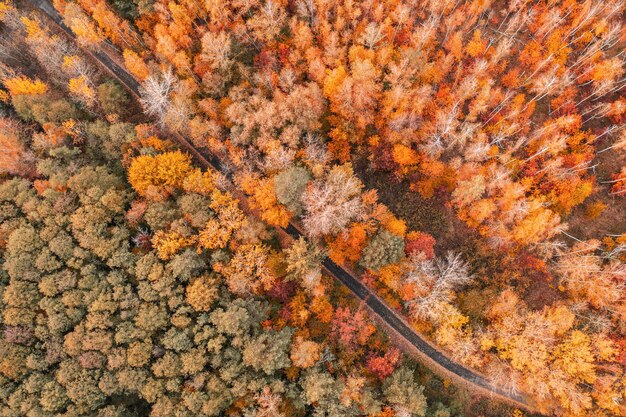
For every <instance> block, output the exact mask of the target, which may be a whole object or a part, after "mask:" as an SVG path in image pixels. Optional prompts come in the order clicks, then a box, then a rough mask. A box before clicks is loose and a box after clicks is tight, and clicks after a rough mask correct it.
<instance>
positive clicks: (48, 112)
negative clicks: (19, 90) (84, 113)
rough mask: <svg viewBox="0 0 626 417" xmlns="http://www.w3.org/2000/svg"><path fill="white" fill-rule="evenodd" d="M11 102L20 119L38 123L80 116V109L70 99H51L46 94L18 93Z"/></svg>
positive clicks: (61, 120)
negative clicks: (30, 94) (29, 94)
mask: <svg viewBox="0 0 626 417" xmlns="http://www.w3.org/2000/svg"><path fill="white" fill-rule="evenodd" d="M11 104H12V105H13V108H14V109H15V111H16V112H17V114H18V115H19V116H20V117H21V118H22V119H24V120H27V121H36V122H37V123H39V124H44V123H48V122H55V123H60V122H64V121H66V120H68V119H77V118H78V117H79V116H80V111H79V110H78V108H77V107H76V105H74V104H73V103H72V102H71V101H69V100H65V99H53V98H51V97H49V96H47V95H44V96H28V95H18V96H14V97H12V99H11Z"/></svg>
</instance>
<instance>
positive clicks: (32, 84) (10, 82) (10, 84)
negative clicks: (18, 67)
mask: <svg viewBox="0 0 626 417" xmlns="http://www.w3.org/2000/svg"><path fill="white" fill-rule="evenodd" d="M3 82H4V86H5V87H6V88H7V90H9V93H10V94H11V95H12V96H19V95H28V96H37V95H41V94H45V92H46V91H47V90H48V87H47V86H46V84H45V83H43V82H42V81H40V80H34V81H33V80H31V79H30V78H28V77H24V76H23V75H21V76H19V77H13V78H7V79H5V80H3Z"/></svg>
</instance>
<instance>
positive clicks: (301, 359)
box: [290, 336, 322, 368]
mask: <svg viewBox="0 0 626 417" xmlns="http://www.w3.org/2000/svg"><path fill="white" fill-rule="evenodd" d="M321 352H322V346H321V345H320V344H319V343H316V342H314V341H312V340H305V339H303V338H302V337H300V336H298V337H296V340H295V342H294V343H293V344H292V346H291V355H290V358H291V362H292V363H293V364H294V365H295V366H298V367H300V368H310V367H312V366H313V365H315V363H316V362H317V361H318V360H319V358H320V355H321Z"/></svg>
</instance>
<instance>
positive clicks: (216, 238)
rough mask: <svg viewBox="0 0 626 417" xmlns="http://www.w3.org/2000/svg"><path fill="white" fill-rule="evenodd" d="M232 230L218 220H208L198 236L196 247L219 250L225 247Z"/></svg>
mask: <svg viewBox="0 0 626 417" xmlns="http://www.w3.org/2000/svg"><path fill="white" fill-rule="evenodd" d="M231 235H232V229H231V228H230V227H228V226H227V225H224V224H222V223H221V222H220V221H219V220H217V219H215V218H213V219H209V221H208V222H207V224H206V225H205V226H204V229H202V231H201V232H200V235H199V236H198V246H199V247H201V248H204V249H220V248H224V247H226V245H227V244H228V241H229V240H230V237H231Z"/></svg>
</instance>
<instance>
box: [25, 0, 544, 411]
mask: <svg viewBox="0 0 626 417" xmlns="http://www.w3.org/2000/svg"><path fill="white" fill-rule="evenodd" d="M26 1H27V3H30V4H31V5H33V6H34V7H36V8H38V9H39V10H41V11H42V12H43V13H45V14H46V15H47V16H48V17H49V18H50V19H52V20H53V21H54V22H55V23H56V24H57V26H59V28H60V29H61V30H63V31H64V32H65V33H67V35H68V36H70V37H72V38H74V34H73V33H72V31H71V30H70V29H69V28H68V27H67V26H65V24H64V23H63V20H62V18H61V17H60V15H59V13H58V12H57V11H56V9H54V7H53V6H52V5H51V4H50V2H48V1H47V0H26ZM88 53H89V54H90V55H92V56H93V57H94V58H95V59H96V60H97V61H99V63H100V64H101V65H102V66H103V67H105V68H106V69H107V70H108V71H109V72H110V73H111V74H112V75H114V76H115V77H116V78H117V79H118V80H119V81H120V82H121V83H122V84H123V85H124V86H125V87H126V88H127V89H128V90H130V91H131V92H132V93H133V95H134V96H136V97H139V94H140V93H139V87H140V84H139V83H138V82H137V80H135V79H134V78H133V76H132V75H131V74H129V73H128V72H127V71H126V70H125V69H124V68H122V67H120V66H119V65H117V64H116V63H115V62H114V61H113V60H112V59H111V58H110V56H109V55H108V54H106V53H105V52H103V51H102V50H95V51H94V50H90V51H88ZM176 136H178V138H177V139H178V141H179V143H180V144H181V145H182V147H183V148H184V149H185V150H187V151H189V152H190V153H191V154H192V155H193V156H194V157H195V158H196V159H197V161H198V162H199V163H200V164H201V165H202V166H203V168H205V169H206V168H209V167H211V168H213V169H215V170H218V171H220V172H222V173H224V174H226V175H227V176H228V177H230V175H229V173H227V172H224V170H223V169H222V164H220V161H219V160H218V159H217V158H215V157H214V156H207V155H203V154H202V153H200V152H199V151H198V150H197V149H196V148H195V147H194V146H193V145H191V143H190V142H189V141H188V140H187V139H186V138H184V137H182V136H181V135H176ZM283 230H284V231H285V232H286V233H287V234H289V235H290V236H291V237H292V238H294V239H298V238H299V237H300V236H302V233H301V232H300V230H299V229H298V228H297V227H296V226H295V225H294V224H291V223H290V224H289V225H288V226H287V227H286V228H284V229H283ZM322 264H323V266H324V268H325V269H326V270H327V271H328V272H329V273H330V274H331V275H333V276H334V277H335V278H336V279H337V280H338V281H339V282H341V283H342V284H344V285H345V286H346V287H347V288H348V289H349V290H350V291H352V293H353V294H354V295H355V296H356V297H357V298H359V299H360V300H362V301H363V302H364V303H365V304H366V305H367V306H368V307H369V309H370V310H371V311H372V312H374V313H375V314H376V315H377V316H378V318H379V319H380V320H382V321H383V322H384V324H386V326H388V328H390V329H392V330H393V332H394V333H395V334H396V335H397V336H399V337H401V338H402V339H403V342H406V343H408V344H409V345H410V346H411V347H413V348H415V349H417V351H419V353H421V355H419V356H420V359H427V360H426V362H427V365H430V367H431V368H433V367H434V368H435V369H434V371H439V372H438V373H439V374H442V373H443V374H444V376H445V377H450V378H452V379H455V380H457V381H458V382H465V383H467V384H469V387H470V388H473V389H475V390H476V391H478V392H480V393H483V394H487V395H491V396H493V397H495V399H500V400H502V401H505V402H507V403H509V404H512V405H515V406H518V407H522V408H525V409H529V410H532V409H533V408H534V407H532V405H531V402H530V401H529V400H528V399H527V398H525V397H524V396H522V395H516V394H510V393H508V392H505V391H503V390H501V389H499V387H497V386H494V385H492V384H491V382H490V381H489V380H488V379H487V378H486V377H485V376H483V375H481V374H480V373H478V372H477V371H475V370H472V369H470V368H468V367H466V366H463V365H461V364H459V363H457V362H454V361H453V360H451V359H450V358H448V357H447V356H446V355H445V354H444V353H443V352H442V351H441V350H439V349H437V348H436V347H435V346H434V345H433V344H432V343H430V342H428V341H427V340H426V339H425V338H424V337H423V336H421V335H419V334H418V333H416V332H415V331H414V330H413V329H412V328H411V327H410V325H409V324H408V323H407V322H406V321H405V320H404V319H403V318H401V317H400V316H399V315H398V314H397V313H396V312H395V311H393V310H392V309H391V308H390V307H389V306H388V305H387V304H386V303H385V302H384V301H383V300H382V299H380V298H379V297H378V296H377V295H376V294H374V293H373V291H372V290H370V289H369V288H368V287H366V286H365V285H363V284H362V283H361V281H360V280H359V279H357V278H356V277H355V276H354V275H352V274H351V273H350V272H348V271H347V270H345V269H344V268H342V267H341V266H339V265H337V264H336V263H335V262H333V261H332V260H331V259H330V258H325V259H324V260H323V262H322ZM406 343H403V344H406ZM408 353H409V354H411V352H408Z"/></svg>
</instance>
